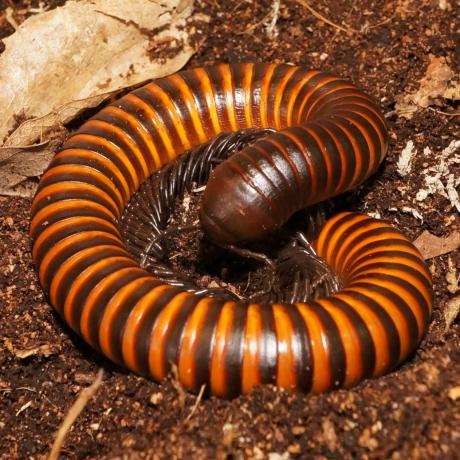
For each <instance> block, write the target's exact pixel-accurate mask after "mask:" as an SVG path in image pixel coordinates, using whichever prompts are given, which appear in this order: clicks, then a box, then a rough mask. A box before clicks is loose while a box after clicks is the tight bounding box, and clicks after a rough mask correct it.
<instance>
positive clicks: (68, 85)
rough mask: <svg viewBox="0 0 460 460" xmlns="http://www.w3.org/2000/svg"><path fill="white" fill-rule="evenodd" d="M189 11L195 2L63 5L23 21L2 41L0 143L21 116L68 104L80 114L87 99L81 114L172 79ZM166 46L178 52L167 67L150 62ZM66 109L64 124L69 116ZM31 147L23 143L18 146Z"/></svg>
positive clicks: (182, 55) (97, 0)
mask: <svg viewBox="0 0 460 460" xmlns="http://www.w3.org/2000/svg"><path fill="white" fill-rule="evenodd" d="M192 4H193V0H164V1H162V2H153V1H149V0H138V1H136V2H126V1H124V0H91V1H90V0H83V1H79V2H77V1H68V2H67V3H66V4H65V6H63V7H61V8H56V9H55V10H52V11H50V12H46V13H43V14H39V15H35V16H32V17H30V18H29V19H27V20H26V21H25V22H24V23H23V24H21V26H20V27H19V28H18V29H17V31H16V32H15V33H14V34H13V35H11V36H10V37H8V38H6V39H5V40H4V43H5V51H4V52H3V53H2V55H1V56H0V81H1V82H2V92H1V94H0V105H1V106H2V119H1V121H0V139H3V138H4V137H5V136H6V135H7V134H8V132H9V131H11V129H12V128H14V127H15V123H16V121H15V117H16V118H17V116H19V115H20V116H21V117H25V118H30V117H34V118H37V117H43V116H45V115H47V114H49V113H51V112H55V111H57V110H58V109H59V108H60V107H61V108H62V106H67V104H69V103H70V104H74V105H75V107H74V109H75V110H76V111H77V113H78V111H79V110H81V100H84V99H87V98H90V101H88V103H87V105H86V107H91V106H94V105H95V104H96V105H97V103H99V102H100V100H99V101H98V100H97V99H96V100H95V101H94V100H92V98H93V97H94V96H100V95H102V94H104V93H105V94H106V95H107V94H110V93H111V92H113V91H116V90H119V89H120V88H123V87H129V86H132V85H136V84H139V83H141V82H143V81H145V80H148V79H151V78H156V77H161V76H164V75H167V74H170V73H172V72H175V71H177V70H178V69H179V68H181V67H182V66H183V65H184V64H185V62H187V60H188V59H189V57H190V56H191V54H192V52H193V51H192V49H191V47H190V46H189V44H188V35H187V32H186V31H185V30H179V29H182V27H181V26H183V25H184V20H185V19H186V18H188V17H189V16H190V13H191V7H192ZM160 30H161V32H154V31H160ZM165 40H167V41H169V43H170V44H172V47H173V48H174V51H177V52H176V53H175V54H174V53H172V55H171V57H170V58H168V59H160V58H159V57H156V58H155V49H156V48H157V46H162V47H164V46H165ZM74 101H79V103H77V104H75V102H74ZM67 109H68V110H66V111H64V112H65V118H68V117H69V110H70V109H71V108H70V107H68V108H67ZM59 111H60V112H62V109H60V110H59ZM33 136H36V133H33ZM34 141H35V139H30V138H29V139H27V140H26V139H24V138H23V137H22V138H21V140H20V143H21V144H23V145H24V144H26V145H29V144H31V143H32V142H34ZM18 143H19V142H18V141H17V140H15V141H14V142H13V141H8V143H7V144H6V145H8V146H12V145H18Z"/></svg>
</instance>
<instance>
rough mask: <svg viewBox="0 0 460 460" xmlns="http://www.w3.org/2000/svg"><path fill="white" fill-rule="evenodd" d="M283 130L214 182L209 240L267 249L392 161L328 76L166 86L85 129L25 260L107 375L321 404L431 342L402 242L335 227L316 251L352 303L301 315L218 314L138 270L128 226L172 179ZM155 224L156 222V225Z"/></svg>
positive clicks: (319, 305) (358, 97) (49, 196)
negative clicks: (261, 389)
mask: <svg viewBox="0 0 460 460" xmlns="http://www.w3.org/2000/svg"><path fill="white" fill-rule="evenodd" d="M246 128H274V129H276V132H273V133H270V134H267V136H265V137H263V138H261V139H257V140H256V141H255V142H254V143H253V144H251V145H249V146H248V147H246V148H244V149H243V150H242V151H241V152H239V153H237V154H236V155H234V156H233V157H232V158H231V159H230V160H227V161H226V162H225V163H223V164H221V165H220V166H218V167H217V168H216V170H215V172H214V174H213V176H212V177H211V179H210V181H209V184H208V186H207V189H206V191H205V196H204V199H203V207H202V213H201V219H202V225H203V227H204V230H205V231H206V232H207V233H208V234H209V236H210V237H211V238H212V239H214V240H215V241H216V242H218V243H220V244H223V245H225V244H237V243H239V242H248V241H252V240H254V239H257V238H260V237H263V236H264V235H266V234H267V233H269V232H271V231H273V230H274V229H276V228H278V227H279V226H280V225H282V223H284V222H285V221H286V220H287V219H288V218H289V216H290V215H292V213H294V212H295V211H297V210H299V209H301V208H303V207H306V206H308V205H310V204H313V203H317V202H319V201H321V200H324V199H327V198H329V197H331V196H334V195H337V194H339V193H342V192H344V191H346V190H349V189H350V188H352V187H355V186H356V185H358V184H360V183H361V182H362V181H364V180H365V179H366V178H367V177H369V175H371V174H372V173H373V172H374V171H375V170H376V169H377V167H378V166H379V164H380V163H381V161H382V160H383V158H384V156H385V153H386V150H387V142H388V135H387V129H386V126H385V122H384V120H383V117H382V115H381V113H380V111H379V110H378V108H377V107H376V106H375V104H374V103H373V101H372V100H371V98H370V97H369V96H367V95H366V94H365V93H363V92H362V91H360V90H358V89H357V88H356V87H355V86H353V85H352V84H351V83H349V82H347V81H345V80H342V79H340V78H338V77H335V76H333V75H329V74H325V73H321V72H317V71H306V70H304V69H301V68H298V67H293V66H288V65H275V64H233V65H217V66H215V67H209V68H197V69H192V70H187V71H184V72H180V73H176V74H174V75H171V76H169V77H166V78H162V79H158V80H155V81H153V82H152V83H150V84H148V85H146V86H144V87H143V88H140V89H137V90H135V91H133V92H132V93H130V94H128V95H126V96H124V97H122V98H121V99H119V100H118V101H116V102H114V103H113V104H111V105H109V106H107V107H105V108H104V109H102V110H101V111H100V112H99V113H98V114H97V115H95V116H94V117H93V118H91V119H90V120H89V121H88V122H86V123H85V124H84V125H83V126H82V127H81V128H80V129H79V130H78V131H77V132H76V133H75V134H74V135H73V136H71V137H70V138H69V140H68V141H67V142H66V143H65V144H64V146H63V148H62V150H61V151H60V152H59V153H57V154H56V156H55V157H54V159H53V161H52V162H51V165H50V167H49V169H48V170H47V172H46V173H45V174H44V175H43V177H42V179H41V182H40V184H39V188H38V191H37V194H36V196H35V198H34V201H33V205H32V220H31V226H30V234H31V238H32V254H33V258H34V261H35V264H36V267H37V270H38V274H39V279H40V283H41V284H42V286H43V289H44V290H45V292H46V294H47V295H48V298H49V301H50V303H51V304H52V305H53V306H54V307H55V308H56V309H57V311H58V312H59V313H60V314H61V315H62V316H63V317H64V319H65V320H66V322H67V323H68V324H69V326H70V327H71V328H72V329H73V330H74V331H76V332H77V333H78V334H80V335H81V336H82V337H83V338H84V339H85V340H86V341H87V342H88V343H89V344H91V345H92V346H93V347H94V348H96V349H97V350H100V351H101V352H102V353H104V354H105V355H106V356H107V357H109V358H110V359H112V360H113V361H115V362H117V363H119V364H121V365H124V366H126V367H128V368H129V369H132V370H133V371H135V372H137V373H139V374H143V375H149V376H151V377H153V378H154V379H155V380H161V379H163V378H165V376H166V375H167V374H168V372H169V370H170V369H171V366H172V365H175V366H177V370H178V377H179V380H180V381H181V383H182V384H183V385H184V386H185V387H186V388H188V389H190V390H194V391H196V390H198V389H199V388H200V387H201V385H203V384H206V385H207V387H208V389H209V391H210V392H211V393H212V394H215V395H219V396H226V397H231V396H235V395H237V394H239V393H242V392H244V393H246V392H249V391H250V390H251V388H252V387H253V386H254V385H258V384H263V383H271V384H275V385H277V386H279V387H283V388H287V389H298V390H302V391H312V392H315V393H317V392H321V391H326V390H330V389H333V388H338V387H349V386H352V385H354V384H356V383H358V382H359V381H361V380H362V379H364V378H367V377H371V376H377V375H381V374H382V373H384V372H387V371H389V370H391V369H393V368H394V367H395V366H397V365H398V364H399V363H401V362H402V361H403V360H404V359H405V358H406V357H407V356H408V355H409V354H410V353H411V352H412V351H413V350H414V349H415V347H416V346H417V344H418V343H419V341H420V339H421V337H422V336H423V334H424V332H425V331H426V329H427V326H428V323H429V319H430V314H431V308H432V282H431V277H430V274H429V272H428V270H427V268H426V266H425V263H424V261H423V259H422V258H421V256H420V254H419V253H418V251H417V250H416V249H415V247H414V246H413V245H412V244H411V243H410V242H409V241H408V240H407V239H406V238H405V237H404V236H403V235H402V234H401V233H400V232H398V231H397V230H395V229H393V228H392V227H390V226H389V225H387V224H385V223H384V222H381V221H378V220H375V219H372V218H370V217H368V216H365V215H359V214H353V213H342V214H339V215H337V216H335V217H333V218H332V219H330V220H329V221H328V222H327V223H326V224H325V226H324V228H323V229H322V230H321V233H320V235H319V237H318V239H317V240H316V241H315V243H314V246H315V249H316V251H317V253H318V255H319V256H320V257H322V258H324V260H325V261H326V262H327V263H328V264H330V265H331V267H332V268H333V269H334V270H335V272H336V273H337V275H338V276H339V277H340V279H341V281H342V284H343V286H344V288H343V289H342V290H341V291H339V292H338V293H337V294H334V295H332V296H330V297H327V298H323V299H319V300H316V301H310V302H306V303H295V304H282V303H280V304H256V303H252V304H251V303H247V302H246V303H245V302H238V301H234V300H228V299H219V298H212V297H206V296H204V295H198V294H196V293H193V292H187V291H186V290H184V289H183V288H180V287H175V286H171V285H168V284H167V283H165V282H162V281H160V280H159V279H156V278H155V277H153V276H152V275H151V274H150V273H149V272H147V271H146V270H145V269H143V268H141V267H140V266H139V264H138V262H137V261H136V260H135V258H134V257H133V256H132V255H131V254H129V253H128V251H127V250H126V247H125V244H124V242H123V240H122V238H121V235H120V229H119V218H120V215H121V213H122V211H123V209H124V208H125V206H126V205H127V203H128V201H129V199H130V197H131V196H132V194H133V193H134V192H135V191H136V190H137V188H138V187H139V185H140V184H141V183H142V182H143V181H144V180H145V179H146V178H147V177H149V176H150V175H151V174H152V173H153V172H154V171H156V170H158V169H159V168H160V167H161V166H162V165H164V164H166V163H168V162H170V161H172V160H174V158H176V157H177V156H178V155H180V154H181V153H183V152H184V151H186V150H187V149H190V148H192V147H195V146H197V145H199V144H202V143H204V142H207V141H208V140H210V139H212V138H214V137H215V136H216V135H217V134H219V133H221V132H231V131H237V130H240V129H246ZM146 218H147V217H146Z"/></svg>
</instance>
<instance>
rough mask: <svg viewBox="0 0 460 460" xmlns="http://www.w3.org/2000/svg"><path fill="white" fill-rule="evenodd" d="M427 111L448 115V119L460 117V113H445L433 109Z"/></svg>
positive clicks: (429, 108)
mask: <svg viewBox="0 0 460 460" xmlns="http://www.w3.org/2000/svg"><path fill="white" fill-rule="evenodd" d="M419 107H420V106H419ZM427 109H428V110H430V111H431V112H434V113H437V114H440V115H446V116H447V117H459V116H460V112H453V113H449V112H443V111H442V110H438V109H434V108H433V107H427Z"/></svg>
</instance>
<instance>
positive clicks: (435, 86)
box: [395, 55, 460, 119]
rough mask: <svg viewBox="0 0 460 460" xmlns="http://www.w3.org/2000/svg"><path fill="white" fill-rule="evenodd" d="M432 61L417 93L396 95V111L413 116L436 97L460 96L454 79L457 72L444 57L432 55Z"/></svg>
mask: <svg viewBox="0 0 460 460" xmlns="http://www.w3.org/2000/svg"><path fill="white" fill-rule="evenodd" d="M429 59H430V62H429V64H428V67H427V69H426V73H425V76H424V77H423V78H422V79H421V80H420V86H419V89H418V90H417V91H416V92H415V93H409V94H402V95H399V96H397V97H396V101H397V102H396V106H395V109H396V112H397V113H398V115H400V116H403V117H405V118H408V119H410V118H412V115H413V114H414V112H416V111H417V110H418V109H419V108H420V107H424V108H426V107H429V106H430V105H432V104H433V103H434V102H435V100H436V99H439V98H445V99H453V100H456V99H458V98H459V93H460V87H459V85H458V83H457V82H456V81H455V80H454V79H455V73H454V71H453V70H452V69H451V68H450V67H449V65H448V64H447V62H446V59H445V58H444V57H437V56H433V55H430V57H429Z"/></svg>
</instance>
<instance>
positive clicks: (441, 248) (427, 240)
mask: <svg viewBox="0 0 460 460" xmlns="http://www.w3.org/2000/svg"><path fill="white" fill-rule="evenodd" d="M414 245H415V247H416V248H417V249H418V250H419V251H420V253H421V254H422V257H423V258H424V259H425V260H428V259H432V258H433V257H438V256H442V255H443V254H448V253H449V252H452V251H455V250H456V249H457V248H458V247H459V246H460V233H459V232H452V233H451V234H450V235H449V236H448V237H446V238H440V237H438V236H435V235H432V234H431V233H430V232H429V231H427V230H425V231H424V232H423V233H422V234H421V235H420V236H419V237H418V238H417V239H416V240H415V241H414Z"/></svg>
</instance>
